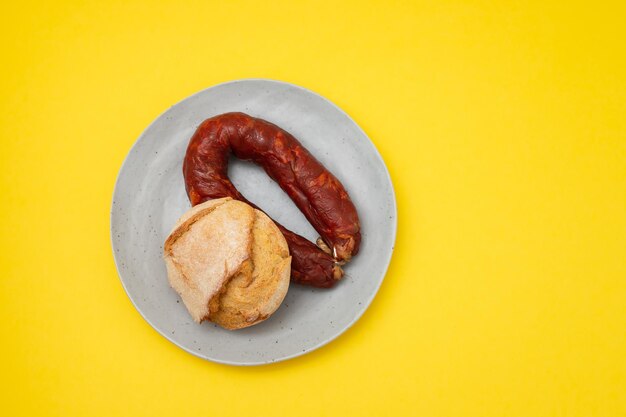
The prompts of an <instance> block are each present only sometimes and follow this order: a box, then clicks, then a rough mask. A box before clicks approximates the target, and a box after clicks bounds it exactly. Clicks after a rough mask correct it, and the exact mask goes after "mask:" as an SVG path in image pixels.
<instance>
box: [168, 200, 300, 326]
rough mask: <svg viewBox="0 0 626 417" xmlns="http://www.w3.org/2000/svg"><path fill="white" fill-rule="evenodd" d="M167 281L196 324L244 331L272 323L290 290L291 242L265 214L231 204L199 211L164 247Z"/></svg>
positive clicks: (199, 207) (202, 207)
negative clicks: (286, 239)
mask: <svg viewBox="0 0 626 417" xmlns="http://www.w3.org/2000/svg"><path fill="white" fill-rule="evenodd" d="M163 250H164V255H163V256H164V259H165V263H166V266H167V275H168V279H169V282H170V285H171V286H172V288H174V289H175V290H176V292H178V294H179V295H180V296H181V298H182V300H183V303H184V304H185V306H186V307H187V310H189V313H190V314H191V316H192V317H193V319H194V320H195V321H196V322H198V323H200V322H202V321H204V320H209V321H212V322H214V323H217V324H219V325H220V326H222V327H224V328H226V329H241V328H244V327H248V326H251V325H253V324H256V323H259V322H261V321H263V320H265V319H266V318H268V317H269V316H270V315H271V314H272V313H273V312H274V311H276V309H277V308H278V306H279V305H280V303H281V302H282V301H283V299H284V298H285V295H286V294H287V289H288V288H289V278H290V274H291V257H290V256H289V249H288V247H287V242H286V241H285V238H284V237H283V235H282V233H280V230H278V228H277V227H276V224H274V222H273V221H272V220H271V219H270V218H269V217H267V216H266V215H265V213H263V212H261V211H259V210H256V209H254V208H253V207H251V206H250V205H248V204H246V203H243V202H241V201H237V200H233V199H231V198H221V199H216V200H209V201H207V202H205V203H202V204H198V205H197V206H194V207H193V208H191V209H190V210H189V211H187V212H186V213H185V214H183V216H182V217H181V218H180V219H179V220H178V222H177V223H176V225H175V226H174V229H173V230H172V233H170V235H169V237H168V238H167V240H166V241H165V245H164V247H163Z"/></svg>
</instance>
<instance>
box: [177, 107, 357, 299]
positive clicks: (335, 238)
mask: <svg viewBox="0 0 626 417" xmlns="http://www.w3.org/2000/svg"><path fill="white" fill-rule="evenodd" d="M231 152H232V153H233V154H234V155H235V156H236V157H237V158H240V159H244V160H249V161H252V162H254V163H256V164H258V165H260V166H261V167H262V168H263V169H264V170H265V172H266V173H267V174H268V175H269V176H270V177H271V178H272V179H274V181H276V182H277V183H278V185H280V187H281V188H282V189H283V190H284V191H285V192H286V193H287V194H288V195H289V197H291V199H292V200H293V202H294V203H295V204H296V206H298V208H299V209H300V210H301V211H302V213H303V214H304V215H305V216H306V218H307V219H308V220H309V222H310V223H311V224H312V225H313V227H314V228H315V230H317V232H318V233H319V234H320V236H321V239H322V240H323V243H322V242H320V247H322V248H324V249H325V251H324V250H322V249H320V248H318V247H317V246H315V245H314V244H313V243H311V242H309V241H308V240H306V239H305V238H303V237H302V236H300V235H297V234H295V233H293V232H291V231H289V230H287V229H286V228H285V227H283V226H281V225H280V224H278V227H279V228H280V230H281V231H282V233H283V235H284V236H285V239H286V240H287V244H288V245H289V250H290V252H291V255H292V266H291V270H292V279H293V280H294V281H295V282H299V283H302V284H308V285H312V286H316V287H331V286H333V285H334V284H335V282H336V281H337V280H338V279H339V278H341V276H342V275H343V271H342V270H341V268H340V267H339V265H340V264H343V263H345V262H347V261H348V260H350V258H351V257H352V256H353V255H356V254H357V252H358V250H359V244H360V241H361V233H360V226H359V218H358V215H357V212H356V209H355V207H354V204H352V201H351V200H350V197H349V196H348V193H347V192H346V190H345V189H344V187H343V185H341V183H340V182H339V180H338V179H337V178H335V176H334V175H333V174H331V173H330V172H329V171H328V170H327V169H326V168H324V166H323V165H322V164H321V163H320V162H319V161H318V160H317V159H315V157H314V156H313V155H311V154H310V153H309V152H308V151H307V150H306V149H305V148H304V147H303V146H302V144H300V142H298V140H297V139H296V138H294V137H293V136H292V135H291V134H289V133H288V132H286V131H284V130H282V129H281V128H279V127H278V126H276V125H274V124H272V123H270V122H267V121H265V120H262V119H258V118H254V117H252V116H249V115H247V114H244V113H225V114H222V115H219V116H215V117H212V118H210V119H207V120H205V121H204V122H202V124H201V125H200V126H199V127H198V129H197V130H196V132H195V133H194V135H193V136H192V138H191V140H190V141H189V145H188V147H187V154H186V155H185V161H184V164H183V175H184V177H185V186H186V188H187V195H188V196H189V200H190V201H191V204H192V205H196V204H199V203H202V202H204V201H206V200H210V199H213V198H221V197H232V198H235V199H238V200H242V201H245V202H247V203H250V202H249V201H247V200H246V199H245V197H243V196H242V195H241V193H239V191H237V189H236V188H235V186H234V185H233V184H232V182H231V181H230V179H229V178H228V157H229V155H230V153H231ZM250 204H252V203H250ZM252 205H253V206H254V204H252ZM255 207H256V206H255ZM327 252H330V253H327Z"/></svg>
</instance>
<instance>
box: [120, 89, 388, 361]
mask: <svg viewBox="0 0 626 417" xmlns="http://www.w3.org/2000/svg"><path fill="white" fill-rule="evenodd" d="M231 111H242V112H245V113H248V114H250V115H252V116H256V117H261V118H263V119H266V120H268V121H270V122H272V123H275V124H277V125H278V126H280V127H282V128H283V129H285V130H287V131H288V132H290V133H292V134H293V135H294V136H295V137H296V138H298V139H299V140H300V141H301V142H302V144H303V145H304V146H305V147H306V148H307V149H308V150H309V151H310V152H311V153H312V154H313V155H315V157H316V158H318V159H319V160H320V161H321V162H322V163H323V164H324V165H325V166H326V167H327V168H328V169H329V170H330V171H331V172H332V173H333V174H335V175H336V176H337V178H339V180H340V181H341V182H342V183H343V185H344V186H345V187H346V189H347V190H348V193H349V194H350V196H351V198H352V200H353V202H354V204H355V206H356V208H357V210H358V213H359V218H360V220H361V227H362V236H363V241H362V243H361V249H360V252H359V254H358V255H357V256H356V257H355V258H353V260H352V261H351V262H350V263H349V264H347V265H346V266H345V273H346V275H345V277H344V279H343V280H342V281H341V282H339V283H338V285H336V286H335V288H332V289H328V290H323V289H315V288H310V287H304V286H300V285H295V284H292V285H290V287H289V292H288V293H287V297H286V298H285V300H284V301H283V304H282V305H281V307H280V308H279V309H278V311H276V313H274V315H272V316H271V317H270V318H269V319H267V320H266V321H264V322H263V323H260V324H258V325H255V326H252V327H249V328H247V329H242V330H236V331H228V330H223V329H222V328H220V327H217V326H216V325H214V324H212V323H207V322H205V323H203V324H196V323H194V322H193V320H192V319H191V316H190V315H189V313H188V312H187V310H186V309H185V307H184V305H183V303H182V301H181V300H180V298H179V297H178V295H177V294H176V292H175V291H174V290H173V289H172V288H170V286H169V284H168V281H167V274H166V270H165V263H164V262H163V259H162V252H163V242H164V241H165V238H166V237H167V236H168V234H169V232H170V230H171V229H172V227H173V225H174V223H175V221H176V219H178V217H179V216H180V215H182V214H183V213H184V212H185V211H186V210H188V209H189V207H190V204H189V200H188V199H187V195H186V194H185V184H184V182H183V174H182V163H183V157H184V155H185V150H186V148H187V143H188V142H189V138H190V137H191V135H192V134H193V133H194V131H195V130H196V128H197V126H198V125H199V124H200V123H201V122H202V121H203V120H204V119H206V118H208V117H211V116H214V115H217V114H220V113H225V112H231ZM229 173H230V176H231V178H232V181H233V183H234V184H235V186H236V187H237V188H238V189H239V190H240V191H241V192H242V193H243V194H244V195H245V196H246V198H248V199H249V200H250V201H253V202H255V203H256V204H258V205H259V206H260V207H261V208H263V209H264V210H265V211H266V212H267V213H268V214H269V215H270V216H271V217H272V218H273V219H275V220H276V221H278V222H280V223H282V224H283V225H285V226H286V227H288V228H289V229H291V230H293V231H295V232H296V233H299V234H301V235H303V236H305V237H306V238H308V239H311V240H312V241H315V239H316V238H317V236H318V235H317V234H316V232H315V230H314V229H313V228H312V226H311V225H310V224H309V223H308V222H307V220H306V219H305V218H304V216H303V215H302V214H301V213H300V211H298V209H297V208H296V206H295V205H294V204H293V202H292V201H291V200H290V199H289V197H287V195H286V194H285V193H284V192H283V191H282V190H281V189H280V188H279V187H278V185H277V184H276V183H274V182H273V181H272V180H271V179H270V178H269V177H268V176H267V175H266V174H265V172H263V170H262V169H261V168H259V167H257V166H255V165H253V164H251V163H248V162H243V161H239V160H234V159H233V160H231V162H230V165H229ZM395 236H396V203H395V197H394V192H393V187H392V185H391V180H390V177H389V173H388V172H387V168H386V167H385V164H384V162H383V160H382V159H381V157H380V155H379V153H378V152H377V151H376V148H375V147H374V145H373V144H372V142H371V141H370V140H369V139H368V137H367V136H366V135H365V133H364V132H363V130H361V129H360V128H359V127H358V126H357V125H356V123H354V122H353V121H352V119H350V117H348V115H346V114H345V113H344V112H343V111H342V110H341V109H339V108H338V107H337V106H335V105H334V104H332V103H331V102H330V101H328V100H326V99H325V98H323V97H321V96H319V95H317V94H315V93H313V92H311V91H309V90H306V89H304V88H301V87H298V86H295V85H292V84H287V83H283V82H278V81H271V80H259V79H252V80H240V81H233V82H229V83H225V84H220V85H217V86H215V87H211V88H209V89H206V90H204V91H201V92H199V93H197V94H194V95H193V96H191V97H189V98H186V99H185V100H183V101H181V102H180V103H178V104H176V105H174V106H173V107H171V108H170V109H169V110H167V111H166V112H165V113H163V114H162V115H161V116H159V117H158V118H157V119H156V120H155V121H154V122H153V123H152V124H151V125H150V126H149V127H148V128H147V129H146V130H145V132H143V134H142V135H141V136H140V137H139V139H137V142H136V143H135V145H134V146H133V147H132V149H131V150H130V153H129V154H128V156H127V157H126V160H125V161H124V164H123V165H122V168H121V170H120V173H119V176H118V179H117V183H116V185H115V191H114V194H113V205H112V208H111V239H112V244H113V253H114V256H115V263H116V265H117V270H118V272H119V275H120V278H121V281H122V284H123V285H124V288H125V290H126V292H127V294H128V296H129V297H130V299H131V300H132V302H133V304H134V305H135V307H136V308H137V310H139V312H140V313H141V315H142V316H143V317H144V318H145V319H146V321H148V323H150V325H151V326H152V327H154V328H155V329H156V330H157V331H158V332H159V333H161V334H162V335H163V336H165V337H166V338H167V339H169V340H170V341H171V342H173V343H175V344H176V345H178V346H180V347H181V348H183V349H185V350H186V351H188V352H190V353H193V354H194V355H197V356H199V357H201V358H205V359H208V360H211V361H215V362H221V363H227V364H233V365H257V364H264V363H271V362H276V361H280V360H284V359H289V358H293V357H295V356H299V355H302V354H304V353H306V352H310V351H312V350H314V349H316V348H318V347H320V346H322V345H324V344H326V343H328V342H329V341H331V340H333V339H334V338H336V337H337V336H339V335H340V334H341V333H342V332H344V331H345V330H346V329H347V328H348V327H350V326H351V325H352V324H353V323H354V322H355V321H356V320H357V319H358V318H359V317H360V316H361V315H362V314H363V312H364V311H365V309H366V308H367V307H368V305H369V304H370V302H371V301H372V299H373V298H374V295H376V292H377V291H378V288H379V287H380V284H381V282H382V280H383V278H384V276H385V272H386V270H387V265H388V264H389V260H390V259H391V253H392V251H393V245H394V241H395Z"/></svg>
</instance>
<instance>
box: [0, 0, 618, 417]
mask: <svg viewBox="0 0 626 417" xmlns="http://www.w3.org/2000/svg"><path fill="white" fill-rule="evenodd" d="M268 3H269V4H268V5H259V4H256V2H240V1H234V2H231V1H216V2H207V1H198V2H194V3H190V2H179V1H167V2H150V1H109V2H100V3H95V2H93V3H92V2H83V1H81V2H65V3H31V2H23V1H15V2H11V4H8V5H7V4H5V5H3V11H2V17H0V19H1V21H0V31H1V39H2V41H1V42H2V43H1V45H2V46H1V48H2V54H1V57H2V65H1V66H0V86H1V93H2V95H1V100H0V114H1V118H2V119H1V121H0V132H1V148H0V175H1V176H0V194H1V195H2V198H1V205H0V237H1V241H0V253H1V255H0V256H1V258H0V259H1V265H0V271H2V274H1V278H0V285H1V287H0V289H1V292H0V325H1V332H2V343H1V347H0V369H1V381H0V408H1V409H2V411H1V414H3V415H7V416H21V415H24V416H34V415H62V416H116V415H129V416H140V415H150V416H156V415H162V416H176V415H179V416H210V415H218V416H244V415H254V416H270V415H297V416H349V415H355V416H370V415H371V416H396V415H407V416H410V415H414V416H421V417H430V416H433V417H435V416H443V417H451V416H464V417H465V416H520V417H535V416H581V417H589V416H616V417H617V416H624V415H626V262H625V260H626V256H625V255H626V53H625V52H626V47H625V43H626V28H625V24H624V21H625V20H626V7H625V6H624V2H615V4H609V3H605V2H597V1H596V2H586V3H590V5H587V6H585V5H584V3H582V2H581V3H573V2H570V1H567V2H565V1H563V2H559V3H552V2H545V1H536V2H526V1H519V2H518V1H515V2H513V1H484V2H478V1H476V2H473V1H433V2H406V3H400V2H384V1H381V2H364V1H355V2H340V1H328V2H313V1H311V2H297V4H292V2H280V3H273V2H268ZM620 3H621V5H620ZM246 77H265V78H273V79H279V80H284V81H288V82H292V83H295V84H298V85H302V86H304V87H307V88H310V89H312V90H313V91H316V92H318V93H320V94H322V95H324V96H326V97H328V98H329V99H331V100H332V101H334V102H335V103H337V104H338V105H339V106H340V107H342V108H343V109H344V110H346V111H347V112H348V114H350V115H351V116H352V117H353V118H354V120H355V121H357V123H358V124H360V126H362V127H363V129H364V130H365V131H366V132H367V133H368V135H369V136H370V137H371V138H372V140H373V141H374V143H375V144H376V146H377V147H378V149H379V150H380V152H381V154H382V155H383V157H384V159H385V161H386V163H387V165H388V167H389V170H390V172H391V175H392V178H393V182H394V185H395V189H396V193H397V199H398V206H399V230H398V240H397V245H396V252H395V255H394V258H393V260H392V263H391V266H390V269H389V272H388V274H387V277H386V280H385V282H384V284H383V286H382V288H381V290H380V292H379V295H378V296H377V298H376V299H375V300H374V302H373V304H372V306H371V308H370V309H369V310H368V311H367V312H366V313H365V315H364V316H363V318H362V319H361V320H360V321H359V322H358V323H357V324H356V325H355V326H354V327H353V328H352V329H350V330H349V331H348V332H347V333H346V334H344V335H343V336H342V337H340V338H339V339H338V340H336V341H335V342H333V343H331V344H330V345H328V346H326V347H324V348H322V349H319V350H318V351H315V352H313V353H311V354H308V355H306V356H304V357H300V358H297V359H294V360H290V361H287V362H283V363H279V364H276V365H272V366H262V367H254V368H237V367H229V366H224V365H217V364H213V363H210V362H205V361H203V360H201V359H198V358H196V357H194V356H191V355H189V354H187V353H185V352H183V351H182V350H180V349H178V348H177V347H175V346H174V345H172V344H171V343H169V342H168V341H166V340H165V339H164V338H162V337H161V336H160V335H159V334H157V333H156V332H155V331H154V330H152V328H151V327H150V326H149V325H148V324H147V323H146V322H144V320H143V319H142V318H141V317H140V315H139V314H138V313H137V312H136V311H135V310H134V308H133V307H132V305H131V303H130V301H129V300H128V298H127V297H126V294H125V293H124V290H123V289H122V286H121V285H120V282H119V280H118V277H117V274H116V271H115V267H114V264H113V258H112V254H111V248H110V243H109V209H110V203H111V196H112V192H113V185H114V182H115V179H116V175H117V172H118V169H119V168H120V165H121V163H122V161H123V159H124V157H125V155H126V153H127V152H128V150H129V149H130V147H131V145H132V144H133V142H134V141H135V139H136V138H137V137H138V135H139V134H140V133H141V132H142V130H143V129H144V128H145V127H146V126H147V125H148V124H149V123H150V122H151V121H152V120H153V119H155V118H156V117H157V116H158V115H159V114H160V113H161V112H162V111H164V110H165V109H167V108H168V107H169V106H170V105H172V104H173V103H175V102H177V101H179V100H181V99H183V98H185V97H187V96H188V95H190V94H192V93H194V92H197V91H199V90H201V89H203V88H206V87H209V86H211V85H214V84H217V83H220V82H223V81H228V80H233V79H238V78H246Z"/></svg>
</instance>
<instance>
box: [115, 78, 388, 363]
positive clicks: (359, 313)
mask: <svg viewBox="0 0 626 417" xmlns="http://www.w3.org/2000/svg"><path fill="white" fill-rule="evenodd" d="M251 81H253V82H254V81H261V82H267V83H271V84H280V85H285V86H289V87H293V88H296V89H298V90H301V91H303V92H304V93H308V94H312V95H315V96H317V97H319V98H321V99H322V100H323V101H324V102H325V103H327V104H330V105H331V106H332V107H333V108H334V109H335V110H337V111H339V112H340V113H341V114H343V115H344V116H345V117H347V118H348V120H350V121H351V122H352V123H353V124H354V125H355V126H356V128H357V129H358V130H359V131H360V132H361V134H362V135H363V136H364V137H365V138H366V139H367V141H368V142H369V145H370V146H371V148H372V149H373V150H374V153H375V154H376V158H377V159H378V160H379V161H380V162H381V163H382V166H383V168H384V172H385V178H386V180H387V182H388V183H389V186H390V190H391V197H392V198H391V202H392V209H393V213H394V217H393V224H392V246H391V250H390V251H389V256H388V257H387V259H386V261H385V268H384V273H383V274H382V276H381V278H380V280H379V281H378V283H377V284H376V287H375V288H374V291H372V293H371V294H370V296H369V297H368V299H367V300H366V301H365V302H363V303H362V307H361V309H360V310H358V311H357V312H356V314H355V316H354V318H353V319H352V320H351V321H350V322H348V323H347V324H346V325H345V326H344V327H343V328H342V329H341V330H339V331H338V332H337V333H336V334H334V335H332V336H330V337H328V338H326V339H324V340H322V341H320V342H319V343H316V344H314V345H311V346H310V347H307V348H305V349H303V350H298V352H295V353H293V354H291V355H286V356H283V357H280V358H276V359H273V360H271V361H232V360H224V359H219V358H213V357H209V356H208V355H206V354H205V353H204V352H202V353H199V352H196V351H193V350H191V349H188V348H187V347H185V346H183V345H181V344H180V343H178V342H177V341H176V340H175V339H172V338H170V337H169V335H168V334H167V332H164V331H161V329H160V328H159V327H158V326H157V325H156V324H155V323H153V322H152V320H150V319H149V318H148V317H147V316H146V315H145V314H144V312H143V311H142V309H140V308H139V307H138V306H137V303H136V302H135V300H134V298H133V296H132V295H131V293H130V292H129V290H128V288H127V287H126V284H125V283H124V279H123V278H122V274H121V272H120V260H119V259H118V255H117V254H116V253H117V252H116V250H115V242H114V236H113V235H114V232H113V212H114V210H115V196H116V194H117V191H118V187H119V184H120V177H121V176H122V172H123V171H124V168H125V167H126V164H127V163H128V160H129V158H130V155H131V154H132V153H133V150H134V149H135V147H136V146H137V145H138V144H139V142H140V140H141V139H142V138H143V136H144V135H145V134H146V132H147V131H148V130H149V129H150V128H151V127H152V126H153V125H154V124H155V123H156V122H157V121H158V120H160V119H161V117H163V116H164V115H165V114H166V113H167V112H168V111H170V110H171V109H173V108H174V107H176V106H178V105H180V104H181V103H182V102H184V101H186V100H188V99H191V98H193V97H195V96H197V95H200V94H203V93H205V92H206V91H208V90H211V89H214V88H217V87H222V86H225V85H229V84H238V83H245V82H251ZM397 231H398V205H397V199H396V192H395V189H394V186H393V181H392V180H391V174H390V173H389V169H388V168H387V164H385V160H384V159H383V157H382V155H381V154H380V152H379V151H378V148H376V145H375V144H374V142H372V140H371V139H370V137H369V136H368V135H367V133H365V131H364V130H363V129H362V128H361V126H359V124H358V123H356V122H355V121H354V119H352V117H350V115H349V114H348V113H346V112H345V111H344V110H343V109H341V108H340V107H339V106H338V105H336V104H335V103H333V102H332V101H331V100H329V99H328V98H326V97H324V96H323V95H321V94H319V93H316V92H314V91H312V90H309V89H308V88H306V87H302V86H300V85H297V84H293V83H290V82H286V81H280V80H275V79H270V78H241V79H235V80H230V81H224V82H221V83H218V84H215V85H212V86H209V87H207V88H203V89H202V90H200V91H197V92H195V93H193V94H191V95H189V96H186V97H184V98H183V99H181V100H179V101H177V102H176V103H174V104H173V105H171V106H170V107H168V108H167V109H165V110H164V111H162V112H161V113H159V115H157V116H156V118H155V119H154V120H152V122H151V123H150V124H149V125H148V126H146V128H145V129H144V130H143V131H142V132H141V133H140V134H139V136H138V137H137V139H135V141H134V142H133V144H132V146H131V147H130V149H129V150H128V152H127V153H126V156H125V157H124V161H123V162H122V165H120V168H119V170H118V172H117V177H116V179H115V185H114V186H113V193H112V196H111V208H110V213H109V239H110V242H111V251H112V253H113V260H114V263H115V269H116V272H117V276H118V278H119V280H120V283H121V284H122V288H124V292H125V293H126V296H127V297H128V298H129V299H130V302H131V303H132V305H133V307H134V308H135V310H137V311H138V312H139V314H140V315H141V317H142V318H143V319H144V320H145V321H146V322H147V323H148V324H149V325H150V327H152V329H153V330H155V331H156V332H157V333H158V334H159V335H161V336H163V337H164V338H165V339H166V340H168V341H169V342H170V343H172V344H174V345H175V346H177V347H178V348H180V349H182V350H184V351H186V352H188V353H191V354H192V355H193V356H196V357H198V358H200V359H203V360H206V361H210V362H214V363H219V364H222V365H233V366H261V365H271V364H273V363H278V362H283V361H287V360H289V359H293V358H297V357H299V356H303V355H306V354H307V353H310V352H312V351H314V350H317V349H319V348H321V347H323V346H325V345H327V344H329V343H330V342H332V341H334V340H336V339H337V338H338V337H339V336H341V335H343V334H344V333H345V332H346V331H347V330H348V329H350V328H351V327H352V326H353V325H354V324H355V323H356V322H357V321H358V320H359V319H360V318H361V317H362V316H363V314H364V313H365V311H367V309H368V308H369V307H370V305H371V303H372V302H373V301H374V298H375V297H376V295H377V294H378V292H379V290H380V287H381V286H382V283H383V281H384V280H385V278H386V276H387V272H388V271H389V265H390V264H391V258H392V257H393V253H394V251H395V247H396V240H397Z"/></svg>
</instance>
